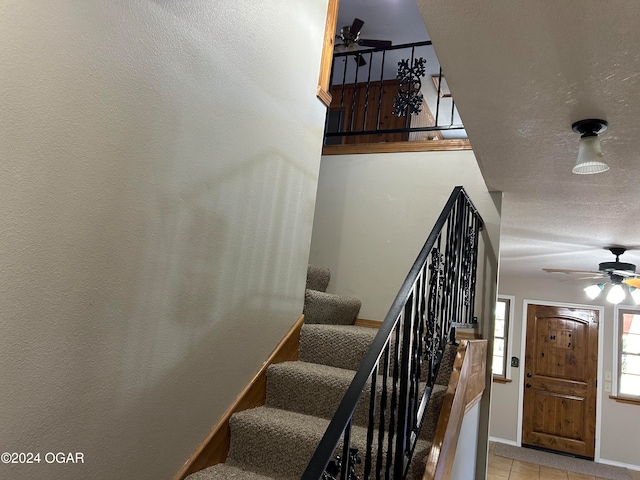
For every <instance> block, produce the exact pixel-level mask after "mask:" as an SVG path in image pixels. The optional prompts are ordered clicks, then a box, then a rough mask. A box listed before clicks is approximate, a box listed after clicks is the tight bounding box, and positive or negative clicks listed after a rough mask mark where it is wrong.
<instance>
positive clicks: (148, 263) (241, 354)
mask: <svg viewBox="0 0 640 480" xmlns="http://www.w3.org/2000/svg"><path fill="white" fill-rule="evenodd" d="M326 8H327V0H310V1H305V2H299V1H296V0H281V1H278V2H262V1H257V0H255V1H244V2H237V1H232V0H216V1H204V0H193V1H189V2H183V1H179V0H167V1H161V2H160V1H151V0H142V1H136V2H130V1H124V0H116V1H99V0H83V1H78V2H71V1H66V0H63V1H58V2H45V1H36V2H28V1H18V0H16V1H9V2H3V4H2V7H0V40H1V43H2V65H1V66H0V98H1V99H2V101H1V102H0V103H2V108H0V125H1V126H2V128H1V131H2V141H0V205H1V207H0V208H1V209H2V220H0V222H1V223H0V236H1V237H2V241H1V242H0V271H1V272H2V275H1V276H0V292H1V294H0V311H1V312H2V314H1V315H0V326H1V328H2V333H1V334H0V372H1V375H0V378H1V384H2V388H0V405H2V408H0V432H2V433H1V434H0V436H1V438H2V442H1V443H2V450H3V451H10V452H42V453H43V454H44V453H45V452H49V451H53V452H58V451H62V452H69V451H71V452H83V453H84V458H85V464H84V465H67V466H63V465H46V464H44V462H43V464H40V465H29V466H20V465H0V477H1V478H21V479H26V480H31V479H44V478H46V479H50V480H55V479H65V480H73V479H83V480H84V479H102V478H137V479H154V480H157V479H168V478H171V477H172V476H173V475H174V474H175V473H176V472H177V471H178V469H179V468H180V467H181V465H182V464H183V462H184V461H185V460H186V459H187V458H188V456H189V455H190V454H191V453H192V452H193V450H194V449H195V447H196V446H197V445H198V443H199V442H200V441H201V440H202V439H203V438H204V437H205V436H206V434H207V432H208V430H209V429H210V428H211V426H212V425H213V424H214V423H215V422H216V421H217V419H218V418H219V417H220V416H221V414H222V413H223V412H224V411H225V410H226V408H227V407H228V406H229V405H230V403H231V401H232V400H233V399H234V398H235V396H236V395H237V394H238V393H239V391H240V390H241V388H242V387H243V386H244V385H245V384H246V383H247V381H248V380H249V379H250V377H251V376H252V375H253V374H254V373H255V372H256V371H257V370H258V368H259V367H260V365H261V364H262V362H263V361H264V359H265V358H266V357H267V356H268V354H269V353H270V351H271V350H272V349H273V348H274V346H275V345H276V343H277V341H278V340H279V339H280V338H281V337H282V336H283V334H284V333H285V332H286V331H287V330H288V328H289V327H290V326H291V325H292V324H293V322H294V321H295V320H296V319H297V317H298V316H299V315H300V313H301V311H302V301H303V296H304V280H305V273H306V264H307V260H308V254H309V244H310V237H311V227H312V217H313V209H314V202H315V193H316V187H317V177H318V169H319V162H320V148H321V137H322V130H323V126H324V113H325V109H324V107H323V105H322V104H321V103H320V102H319V101H318V100H317V99H316V98H315V89H316V85H317V78H318V69H319V63H320V50H321V45H322V38H323V30H324V20H325V15H326ZM292 39H295V41H292Z"/></svg>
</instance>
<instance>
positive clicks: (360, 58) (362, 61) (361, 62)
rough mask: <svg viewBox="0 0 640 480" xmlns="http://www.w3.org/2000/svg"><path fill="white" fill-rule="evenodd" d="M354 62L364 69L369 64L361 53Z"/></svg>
mask: <svg viewBox="0 0 640 480" xmlns="http://www.w3.org/2000/svg"><path fill="white" fill-rule="evenodd" d="M354 60H355V61H356V63H357V64H358V66H359V67H364V66H365V65H366V64H367V61H366V60H365V59H364V57H363V56H362V55H360V54H359V53H358V54H357V55H356V56H355V58H354Z"/></svg>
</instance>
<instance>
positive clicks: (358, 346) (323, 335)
mask: <svg viewBox="0 0 640 480" xmlns="http://www.w3.org/2000/svg"><path fill="white" fill-rule="evenodd" d="M377 333H378V331H377V330H376V329H374V328H367V327H356V326H354V325H322V324H320V325H307V324H305V325H303V326H302V331H301V332H300V345H299V348H298V359H299V360H300V361H303V362H309V363H320V364H322V365H329V366H331V367H338V368H345V369H348V370H357V369H358V367H359V366H360V363H362V359H363V358H364V355H365V354H366V353H367V350H368V349H369V346H370V345H371V342H372V341H373V339H374V338H375V336H376V334H377Z"/></svg>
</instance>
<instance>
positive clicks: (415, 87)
mask: <svg viewBox="0 0 640 480" xmlns="http://www.w3.org/2000/svg"><path fill="white" fill-rule="evenodd" d="M426 63H427V61H426V60H425V59H424V58H422V57H420V58H414V59H413V65H411V66H410V65H409V59H406V58H405V59H404V60H401V61H399V62H398V76H397V78H398V80H400V82H399V83H398V94H397V95H396V96H395V97H394V99H393V114H394V115H395V116H397V117H405V116H406V115H407V111H408V112H409V114H410V115H417V114H418V113H420V110H421V109H422V98H423V97H422V93H420V89H421V88H422V80H420V77H424V74H425V64H426Z"/></svg>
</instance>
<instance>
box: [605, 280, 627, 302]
mask: <svg viewBox="0 0 640 480" xmlns="http://www.w3.org/2000/svg"><path fill="white" fill-rule="evenodd" d="M624 297H625V294H624V288H622V285H619V284H618V285H614V286H612V287H611V289H610V290H609V293H608V294H607V302H609V303H613V304H614V305H616V304H618V303H620V302H621V301H623V300H624Z"/></svg>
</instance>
